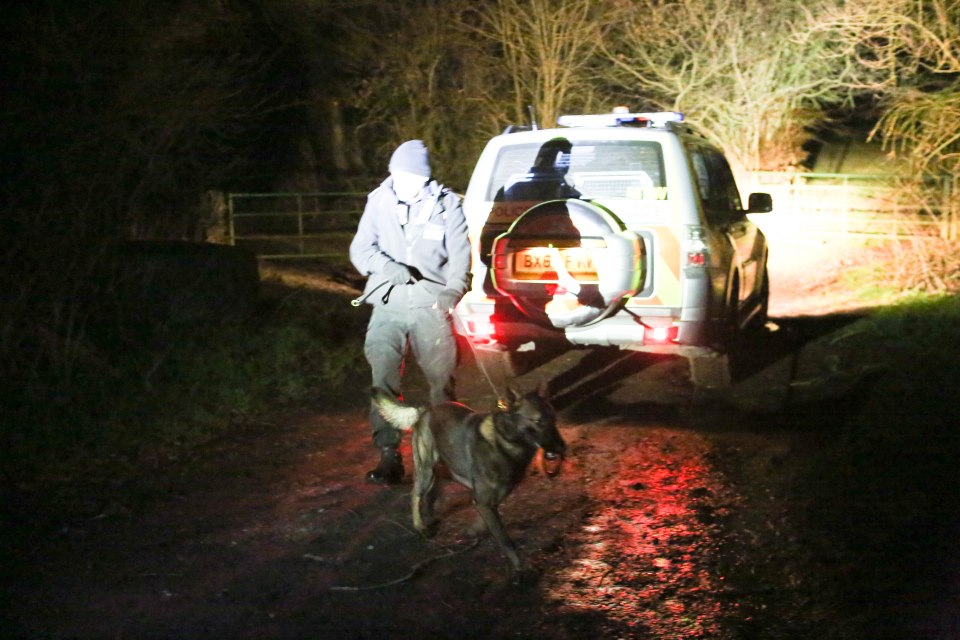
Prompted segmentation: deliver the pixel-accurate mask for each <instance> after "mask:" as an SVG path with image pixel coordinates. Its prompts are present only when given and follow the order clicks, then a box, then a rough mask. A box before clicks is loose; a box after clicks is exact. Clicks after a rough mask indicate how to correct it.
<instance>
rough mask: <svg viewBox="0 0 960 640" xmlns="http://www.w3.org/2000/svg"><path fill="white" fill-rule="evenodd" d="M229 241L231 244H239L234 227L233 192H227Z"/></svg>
mask: <svg viewBox="0 0 960 640" xmlns="http://www.w3.org/2000/svg"><path fill="white" fill-rule="evenodd" d="M227 242H228V243H229V244H230V246H234V245H236V244H237V233H236V230H235V229H234V228H233V194H232V193H228V194H227Z"/></svg>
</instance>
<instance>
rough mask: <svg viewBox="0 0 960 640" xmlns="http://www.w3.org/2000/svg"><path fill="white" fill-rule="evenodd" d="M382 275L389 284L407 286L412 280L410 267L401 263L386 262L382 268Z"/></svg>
mask: <svg viewBox="0 0 960 640" xmlns="http://www.w3.org/2000/svg"><path fill="white" fill-rule="evenodd" d="M383 275H384V276H386V278H387V282H389V283H390V284H407V283H408V282H410V281H411V280H413V273H412V272H411V271H410V267H408V266H407V265H405V264H403V263H402V262H388V263H387V264H386V266H384V267H383Z"/></svg>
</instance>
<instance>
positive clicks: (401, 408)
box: [370, 387, 427, 431]
mask: <svg viewBox="0 0 960 640" xmlns="http://www.w3.org/2000/svg"><path fill="white" fill-rule="evenodd" d="M370 397H371V398H372V399H373V403H374V404H375V405H376V406H377V410H379V411H380V415H382V416H383V418H384V420H386V421H387V422H389V423H390V424H391V425H393V426H394V427H396V428H397V429H403V430H404V431H408V430H410V429H412V428H413V425H415V424H416V423H417V421H418V420H419V419H420V416H422V415H423V414H424V413H426V411H427V408H426V407H408V406H407V405H405V404H403V403H402V402H400V401H398V400H397V399H396V398H395V397H393V394H392V393H390V392H389V391H387V390H386V389H381V388H379V387H375V388H374V389H373V390H372V391H371V392H370Z"/></svg>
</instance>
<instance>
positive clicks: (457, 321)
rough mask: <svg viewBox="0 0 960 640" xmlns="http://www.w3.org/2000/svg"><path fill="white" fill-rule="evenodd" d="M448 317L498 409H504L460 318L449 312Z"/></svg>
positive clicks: (503, 400)
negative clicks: (464, 343) (468, 351)
mask: <svg viewBox="0 0 960 640" xmlns="http://www.w3.org/2000/svg"><path fill="white" fill-rule="evenodd" d="M450 316H451V319H452V320H453V327H454V329H456V330H457V333H459V334H460V335H462V336H463V337H464V339H465V340H466V341H467V344H468V345H469V346H470V351H471V352H472V353H473V361H474V362H476V363H477V368H478V369H480V373H482V374H483V377H484V378H486V380H487V383H488V384H489V385H490V389H491V390H493V396H494V397H495V398H496V399H497V407H499V408H500V409H506V401H505V399H504V397H503V396H502V395H501V394H500V391H498V390H497V385H495V384H494V383H493V378H492V377H490V374H489V372H487V368H486V367H485V366H484V364H483V360H481V359H480V352H479V351H478V350H477V347H476V345H474V344H473V340H471V339H470V336H469V335H468V334H467V332H466V330H465V329H464V327H463V322H461V320H460V317H459V316H457V314H456V313H454V312H452V311H451V312H450Z"/></svg>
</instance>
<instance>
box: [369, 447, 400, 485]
mask: <svg viewBox="0 0 960 640" xmlns="http://www.w3.org/2000/svg"><path fill="white" fill-rule="evenodd" d="M402 479H403V459H402V458H401V457H400V452H399V451H397V448H396V447H380V463H379V464H378V465H377V468H376V469H371V470H370V471H368V472H367V482H376V483H378V484H398V483H399V482H400V481H401V480H402Z"/></svg>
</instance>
